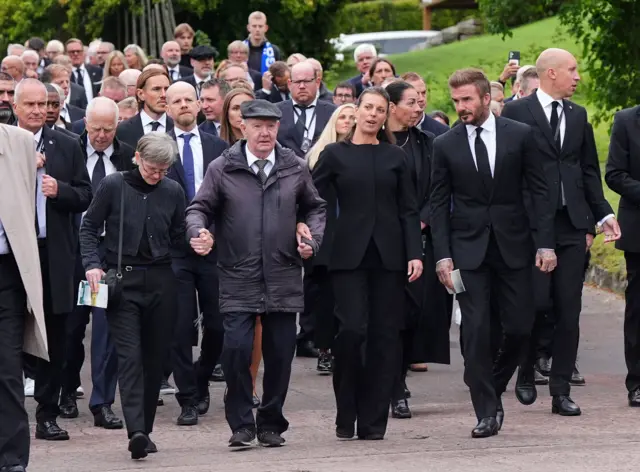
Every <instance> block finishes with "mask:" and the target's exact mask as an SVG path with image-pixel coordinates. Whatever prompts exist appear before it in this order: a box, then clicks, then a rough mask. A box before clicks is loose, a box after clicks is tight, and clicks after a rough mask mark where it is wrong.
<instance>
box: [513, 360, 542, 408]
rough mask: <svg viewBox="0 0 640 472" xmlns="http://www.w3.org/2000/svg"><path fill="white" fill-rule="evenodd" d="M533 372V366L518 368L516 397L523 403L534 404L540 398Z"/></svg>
mask: <svg viewBox="0 0 640 472" xmlns="http://www.w3.org/2000/svg"><path fill="white" fill-rule="evenodd" d="M533 372H534V369H533V366H531V367H527V368H524V369H523V368H522V367H521V368H520V369H518V379H517V380H516V388H515V391H516V398H517V399H518V401H519V402H520V403H522V404H523V405H533V404H534V403H535V401H536V399H537V398H538V391H537V390H536V384H535V379H534V373H533Z"/></svg>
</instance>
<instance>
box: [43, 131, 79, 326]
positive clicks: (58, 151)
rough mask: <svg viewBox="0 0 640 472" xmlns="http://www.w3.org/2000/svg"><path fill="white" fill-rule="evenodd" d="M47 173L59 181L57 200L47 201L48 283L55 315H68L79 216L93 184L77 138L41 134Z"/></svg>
mask: <svg viewBox="0 0 640 472" xmlns="http://www.w3.org/2000/svg"><path fill="white" fill-rule="evenodd" d="M42 136H43V144H44V154H45V155H46V156H47V162H46V173H47V174H48V175H50V176H51V177H53V178H54V179H56V180H57V181H58V196H57V197H56V198H47V246H48V247H49V251H48V254H49V280H50V283H51V294H52V301H53V312H54V313H69V312H71V310H72V309H73V307H74V305H75V303H74V301H75V291H76V290H77V287H74V286H73V281H74V278H73V275H74V270H75V263H76V254H77V253H78V227H77V225H76V218H75V217H76V214H78V213H82V212H83V211H85V210H86V209H87V208H88V207H89V203H91V181H90V180H89V174H88V173H87V168H86V166H85V163H84V158H83V154H82V149H81V148H80V143H79V142H78V140H77V138H76V139H73V138H71V137H69V136H66V135H64V134H62V133H60V132H59V131H54V130H52V129H51V128H49V127H48V126H44V127H43V130H42Z"/></svg>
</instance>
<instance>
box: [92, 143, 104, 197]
mask: <svg viewBox="0 0 640 472" xmlns="http://www.w3.org/2000/svg"><path fill="white" fill-rule="evenodd" d="M96 154H97V155H98V160H97V161H96V165H95V167H94V168H93V173H92V174H91V189H92V190H93V195H94V196H95V195H96V192H97V191H98V186H99V185H100V181H101V180H102V179H104V178H105V177H106V176H107V170H106V169H105V167H104V159H103V157H104V152H102V151H96Z"/></svg>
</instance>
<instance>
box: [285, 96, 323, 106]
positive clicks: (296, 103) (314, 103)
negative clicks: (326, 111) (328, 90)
mask: <svg viewBox="0 0 640 472" xmlns="http://www.w3.org/2000/svg"><path fill="white" fill-rule="evenodd" d="M291 101H292V102H293V106H294V107H295V106H296V105H299V103H298V102H296V101H295V99H294V98H293V97H292V98H291ZM317 105H318V97H317V96H316V98H315V100H314V101H313V102H311V103H310V104H309V105H307V108H311V107H315V106H317Z"/></svg>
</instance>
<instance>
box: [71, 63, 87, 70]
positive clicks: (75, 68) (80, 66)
mask: <svg viewBox="0 0 640 472" xmlns="http://www.w3.org/2000/svg"><path fill="white" fill-rule="evenodd" d="M78 69H80V71H84V70H86V68H85V66H84V64H81V65H79V66H78V67H76V66H73V71H74V72H75V71H77V70H78Z"/></svg>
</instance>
